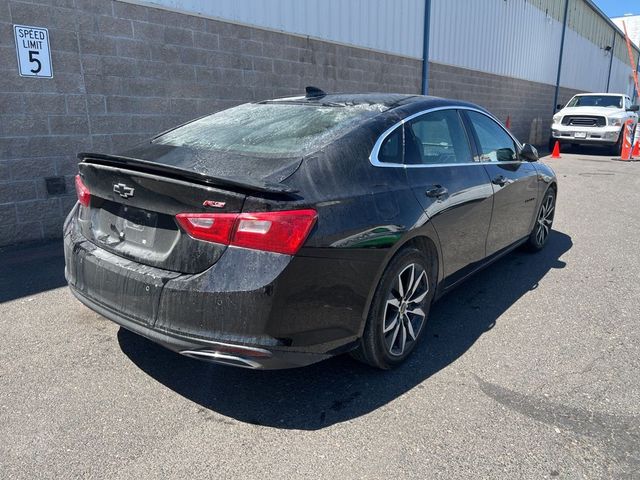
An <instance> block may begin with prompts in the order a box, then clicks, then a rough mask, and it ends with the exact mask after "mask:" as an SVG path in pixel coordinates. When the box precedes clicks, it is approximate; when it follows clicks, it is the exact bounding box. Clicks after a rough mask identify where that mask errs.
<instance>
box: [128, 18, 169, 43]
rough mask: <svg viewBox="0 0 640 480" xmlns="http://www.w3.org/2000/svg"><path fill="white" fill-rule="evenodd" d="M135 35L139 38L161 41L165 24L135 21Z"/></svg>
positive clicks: (133, 23)
mask: <svg viewBox="0 0 640 480" xmlns="http://www.w3.org/2000/svg"><path fill="white" fill-rule="evenodd" d="M132 25H133V36H134V38H136V39H138V40H148V41H153V42H160V41H162V40H163V38H164V28H165V27H164V25H158V24H157V23H149V22H138V21H133V22H132Z"/></svg>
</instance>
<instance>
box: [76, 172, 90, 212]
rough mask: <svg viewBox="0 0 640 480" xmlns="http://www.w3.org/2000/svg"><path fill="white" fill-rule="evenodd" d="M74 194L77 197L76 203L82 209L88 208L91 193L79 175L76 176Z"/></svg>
mask: <svg viewBox="0 0 640 480" xmlns="http://www.w3.org/2000/svg"><path fill="white" fill-rule="evenodd" d="M76 194H77V195H78V202H80V205H82V206H84V207H88V206H89V200H90V199H91V192H89V189H88V188H87V187H86V185H85V184H84V182H83V181H82V177H81V176H80V175H76Z"/></svg>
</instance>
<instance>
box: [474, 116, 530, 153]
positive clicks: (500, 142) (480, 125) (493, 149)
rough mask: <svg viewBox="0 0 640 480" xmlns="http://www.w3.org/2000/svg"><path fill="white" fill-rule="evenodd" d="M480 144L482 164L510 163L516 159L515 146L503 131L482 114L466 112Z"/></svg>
mask: <svg viewBox="0 0 640 480" xmlns="http://www.w3.org/2000/svg"><path fill="white" fill-rule="evenodd" d="M467 115H468V116H469V119H470V120H471V123H472V124H473V128H474V129H475V131H476V135H477V136H478V141H479V142H480V145H479V149H480V159H481V160H482V161H483V162H510V161H514V160H517V159H518V155H517V150H516V144H515V143H514V141H513V139H512V138H511V136H509V134H508V133H507V132H505V131H504V129H503V128H502V127H501V126H500V125H498V124H497V123H496V122H495V121H493V120H492V119H490V118H489V117H487V116H486V115H483V114H482V113H478V112H473V111H469V112H467Z"/></svg>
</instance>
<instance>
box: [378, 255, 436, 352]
mask: <svg viewBox="0 0 640 480" xmlns="http://www.w3.org/2000/svg"><path fill="white" fill-rule="evenodd" d="M427 293H429V279H428V278H427V272H425V270H424V268H422V267H421V266H420V265H418V264H417V263H412V264H410V265H408V266H406V267H405V268H404V269H403V270H402V271H401V272H400V273H399V274H398V276H397V277H396V279H395V281H394V283H393V285H392V287H391V291H390V293H389V296H388V297H387V303H386V305H385V309H384V322H383V335H384V341H385V345H386V347H387V351H388V352H389V353H390V354H391V355H393V356H401V355H402V354H403V353H404V352H405V351H407V349H408V347H409V346H410V345H411V343H413V342H415V341H416V339H417V338H418V334H419V333H420V330H421V329H422V326H423V325H424V322H425V318H426V313H425V311H424V303H425V299H426V297H427Z"/></svg>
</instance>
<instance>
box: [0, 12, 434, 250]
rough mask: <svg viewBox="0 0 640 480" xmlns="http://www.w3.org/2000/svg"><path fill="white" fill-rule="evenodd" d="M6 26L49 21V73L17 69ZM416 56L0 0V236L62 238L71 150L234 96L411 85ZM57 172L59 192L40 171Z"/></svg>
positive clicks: (102, 147) (417, 75)
mask: <svg viewBox="0 0 640 480" xmlns="http://www.w3.org/2000/svg"><path fill="white" fill-rule="evenodd" d="M12 24H22V25H29V26H36V27H46V28H48V29H49V35H50V42H51V57H52V64H53V78H52V79H44V78H22V77H20V76H19V75H18V70H17V61H16V50H15V43H14V38H13V29H12ZM421 71H422V62H420V61H419V60H415V59H410V58H405V57H400V56H395V55H389V54H384V53H379V52H374V51H370V50H365V49H359V48H354V47H349V46H343V45H338V44H334V43H329V42H323V41H318V40H314V39H309V38H304V37H300V36H294V35H288V34H283V33H277V32H272V31H267V30H261V29H258V28H251V27H246V26H240V25H236V24H232V23H226V22H221V21H217V20H212V19H207V18H202V17H198V16H191V15H184V14H179V13H173V12H169V11H166V10H161V9H156V8H150V7H145V6H140V5H135V4H130V3H125V2H120V1H113V0H55V1H54V0H50V1H43V0H40V1H37V0H33V1H29V0H24V1H17V0H0V246H2V245H8V244H12V243H20V242H27V241H33V240H40V239H45V238H52V237H59V236H61V228H62V222H63V219H64V217H65V215H66V213H67V212H68V211H69V210H70V208H71V206H72V205H73V203H74V202H75V193H74V186H73V176H74V175H75V173H76V169H77V168H76V163H77V162H76V154H77V153H78V152H80V151H100V152H107V153H109V152H114V151H118V150H119V149H122V148H124V147H126V146H129V145H133V144H135V143H137V142H139V141H142V140H145V139H147V138H149V137H150V136H152V135H153V134H155V133H157V132H159V131H161V130H163V129H166V128H168V127H170V126H173V125H176V124H179V123H181V122H184V121H186V120H188V119H191V118H194V117H197V116H200V115H204V114H206V113H210V112H214V111H217V110H220V109H223V108H227V107H230V106H233V105H236V104H239V103H242V102H246V101H251V100H259V99H264V98H272V97H277V96H284V95H291V94H299V93H301V92H303V91H304V87H305V86H306V85H316V86H319V87H321V88H324V89H326V90H330V91H394V92H406V93H419V92H420V84H421V80H420V79H421ZM56 176H58V177H64V179H65V181H66V188H67V194H66V195H50V194H48V193H47V190H46V188H45V180H44V179H45V178H47V177H56Z"/></svg>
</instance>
